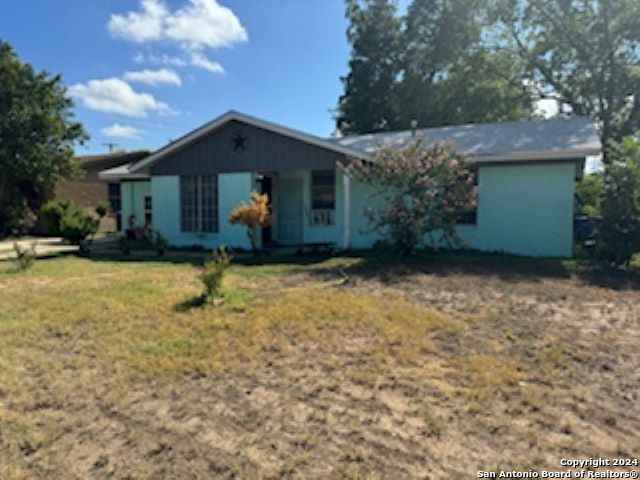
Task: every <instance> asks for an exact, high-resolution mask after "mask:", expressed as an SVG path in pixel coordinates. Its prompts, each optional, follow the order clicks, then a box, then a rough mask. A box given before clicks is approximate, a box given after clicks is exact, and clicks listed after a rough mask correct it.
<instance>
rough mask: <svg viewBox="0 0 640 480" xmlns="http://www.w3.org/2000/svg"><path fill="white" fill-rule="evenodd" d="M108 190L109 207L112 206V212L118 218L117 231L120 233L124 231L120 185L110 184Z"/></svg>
mask: <svg viewBox="0 0 640 480" xmlns="http://www.w3.org/2000/svg"><path fill="white" fill-rule="evenodd" d="M107 189H108V198H109V205H110V206H111V211H112V212H113V214H114V215H115V217H116V229H117V230H118V231H120V230H122V218H121V216H120V209H121V197H120V184H119V183H110V184H108V186H107Z"/></svg>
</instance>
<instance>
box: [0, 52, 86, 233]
mask: <svg viewBox="0 0 640 480" xmlns="http://www.w3.org/2000/svg"><path fill="white" fill-rule="evenodd" d="M65 93H66V88H65V86H64V84H63V83H62V79H61V77H60V76H59V75H50V74H49V73H47V72H35V71H34V69H33V67H32V66H31V65H29V64H28V63H23V62H21V61H20V60H19V58H18V57H17V55H16V53H15V52H14V51H13V49H12V48H11V46H10V45H9V44H7V43H6V42H3V41H2V40H0V112H2V116H1V117H0V234H2V233H3V232H6V231H8V230H10V229H11V228H13V227H15V224H16V222H19V221H20V220H21V219H22V218H23V217H24V214H25V211H27V209H28V208H31V209H36V208H39V206H40V202H41V201H42V199H43V198H44V196H45V194H46V192H47V191H48V190H49V189H50V188H52V187H53V185H54V184H55V182H56V181H58V180H59V179H60V178H62V177H66V176H70V175H73V174H74V172H76V171H77V170H78V165H77V162H76V161H75V160H74V152H73V145H74V143H76V142H82V141H84V140H85V139H86V138H87V135H86V133H85V131H84V129H83V128H82V126H81V125H80V123H78V122H76V121H75V120H74V117H73V113H72V107H73V104H72V102H71V100H70V99H69V98H67V97H66V95H65Z"/></svg>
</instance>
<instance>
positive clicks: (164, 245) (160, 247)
mask: <svg viewBox="0 0 640 480" xmlns="http://www.w3.org/2000/svg"><path fill="white" fill-rule="evenodd" d="M153 244H154V246H155V247H156V252H158V255H160V256H162V255H164V254H165V253H166V252H167V250H169V240H167V238H166V237H165V236H164V235H162V234H160V233H158V234H156V238H155V241H154V242H153Z"/></svg>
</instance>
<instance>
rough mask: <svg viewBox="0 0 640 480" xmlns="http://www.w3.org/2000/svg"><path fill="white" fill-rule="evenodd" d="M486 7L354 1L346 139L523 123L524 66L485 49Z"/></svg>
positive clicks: (341, 122)
mask: <svg viewBox="0 0 640 480" xmlns="http://www.w3.org/2000/svg"><path fill="white" fill-rule="evenodd" d="M486 3H487V1H486V0H414V1H413V2H412V3H411V4H410V5H409V8H408V10H407V14H406V15H405V16H404V17H402V18H400V17H398V13H397V8H396V4H395V2H394V1H392V0H361V1H356V0H349V1H347V18H348V20H349V22H350V27H349V29H348V32H347V37H348V40H349V41H350V43H351V45H352V54H351V61H350V64H349V66H350V72H349V74H348V75H347V76H346V77H344V78H343V83H344V87H345V90H344V94H343V95H342V97H341V98H340V102H339V107H338V115H337V126H338V129H339V130H340V131H341V132H342V133H364V132H371V131H378V130H390V129H406V128H409V127H410V126H411V125H412V124H414V121H415V122H417V125H418V126H420V127H429V126H435V125H448V124H459V123H466V122H478V121H499V120H512V119H516V118H522V117H523V116H524V115H525V114H526V113H527V112H528V110H529V109H530V103H531V102H530V97H529V96H528V95H527V92H526V88H525V86H524V85H523V84H522V82H519V81H518V79H520V78H521V77H522V72H521V70H519V68H520V67H521V66H522V63H521V62H519V60H518V59H517V58H516V57H514V56H513V55H510V54H509V52H497V53H496V52H493V51H490V50H489V49H487V48H485V47H484V44H483V32H484V31H485V28H486V25H485V23H486V22H485V16H484V12H485V10H486Z"/></svg>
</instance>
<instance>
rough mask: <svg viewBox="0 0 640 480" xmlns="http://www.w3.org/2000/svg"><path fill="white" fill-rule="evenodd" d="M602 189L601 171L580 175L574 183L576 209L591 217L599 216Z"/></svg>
mask: <svg viewBox="0 0 640 480" xmlns="http://www.w3.org/2000/svg"><path fill="white" fill-rule="evenodd" d="M603 191H604V178H603V175H602V173H599V172H597V173H590V174H588V175H585V176H584V177H582V178H581V179H580V181H579V182H578V183H577V184H576V196H577V198H578V205H577V208H576V211H577V212H579V213H583V214H585V215H590V216H592V217H599V216H600V201H601V199H602V194H603Z"/></svg>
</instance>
